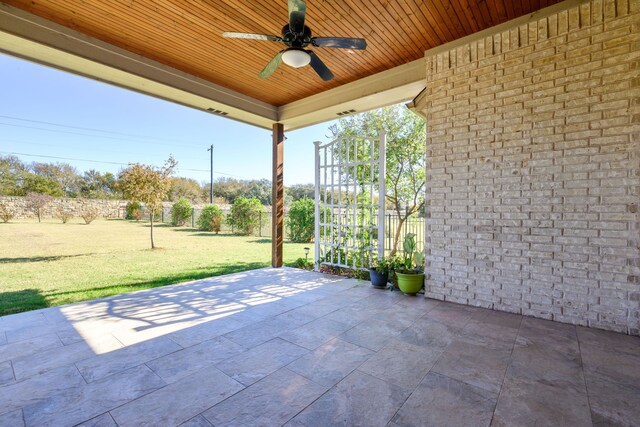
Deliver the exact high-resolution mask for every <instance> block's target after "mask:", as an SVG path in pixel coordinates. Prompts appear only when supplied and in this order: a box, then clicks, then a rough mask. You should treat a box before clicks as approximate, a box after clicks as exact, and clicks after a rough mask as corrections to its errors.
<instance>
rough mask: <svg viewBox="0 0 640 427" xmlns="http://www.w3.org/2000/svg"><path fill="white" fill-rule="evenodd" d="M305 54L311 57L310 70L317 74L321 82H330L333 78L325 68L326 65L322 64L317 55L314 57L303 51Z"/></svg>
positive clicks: (312, 53) (309, 51) (310, 53)
mask: <svg viewBox="0 0 640 427" xmlns="http://www.w3.org/2000/svg"><path fill="white" fill-rule="evenodd" d="M305 52H307V53H308V54H309V56H310V57H311V68H313V69H314V70H315V71H316V73H318V75H319V76H320V77H321V78H322V80H324V81H327V80H331V79H332V78H333V73H332V72H331V71H330V70H329V68H327V66H326V65H324V62H322V60H321V59H320V58H318V55H316V54H315V53H314V52H313V51H311V50H305Z"/></svg>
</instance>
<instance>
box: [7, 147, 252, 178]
mask: <svg viewBox="0 0 640 427" xmlns="http://www.w3.org/2000/svg"><path fill="white" fill-rule="evenodd" d="M0 153H4V154H12V155H14V156H27V157H42V158H45V159H56V160H71V161H76V162H90V163H101V164H106V165H117V166H129V165H130V164H131V163H120V162H108V161H106V160H90V159H78V158H73V157H60V156H48V155H44V154H30V153H17V152H13V151H0ZM181 170H183V171H189V172H209V171H208V170H205V169H181ZM215 174H216V175H224V176H230V177H234V178H242V179H252V178H248V177H246V176H241V175H234V174H231V173H226V172H216V173H215Z"/></svg>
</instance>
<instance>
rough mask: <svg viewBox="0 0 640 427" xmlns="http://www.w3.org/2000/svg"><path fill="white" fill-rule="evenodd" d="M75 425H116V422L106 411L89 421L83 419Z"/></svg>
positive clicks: (102, 426) (79, 426)
mask: <svg viewBox="0 0 640 427" xmlns="http://www.w3.org/2000/svg"><path fill="white" fill-rule="evenodd" d="M76 427H118V424H116V422H115V421H114V420H113V417H112V416H111V414H110V413H108V412H107V413H106V414H102V415H98V416H97V417H95V418H92V419H90V420H89V421H85V422H84V423H82V424H78V425H77V426H76Z"/></svg>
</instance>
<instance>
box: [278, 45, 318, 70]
mask: <svg viewBox="0 0 640 427" xmlns="http://www.w3.org/2000/svg"><path fill="white" fill-rule="evenodd" d="M282 62H284V63H285V64H287V65H288V66H290V67H293V68H300V67H304V66H305V65H308V64H309V62H311V56H309V54H308V53H307V52H305V51H304V50H302V49H288V50H287V51H285V52H284V53H283V54H282Z"/></svg>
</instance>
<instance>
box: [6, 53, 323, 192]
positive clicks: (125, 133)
mask: <svg viewBox="0 0 640 427" xmlns="http://www.w3.org/2000/svg"><path fill="white" fill-rule="evenodd" d="M329 124H330V123H324V124H320V125H316V126H312V127H308V128H305V129H300V130H297V131H293V132H288V133H287V134H286V137H287V140H286V142H285V148H284V152H285V171H284V173H285V185H292V184H299V183H312V182H313V166H314V164H313V141H316V140H321V141H325V140H327V138H326V135H327V134H328V133H329V131H328V127H329ZM211 144H213V145H214V147H215V149H214V173H215V176H214V177H215V178H216V179H217V178H218V177H221V176H233V177H236V178H243V179H254V178H255V179H260V178H267V179H271V131H267V130H263V129H259V128H257V127H254V126H250V125H246V124H242V123H238V122H235V121H232V120H229V119H224V118H221V117H217V116H214V115H212V114H208V113H204V112H201V111H198V110H194V109H191V108H187V107H183V106H180V105H177V104H173V103H170V102H167V101H162V100H159V99H156V98H153V97H150V96H146V95H141V94H138V93H135V92H131V91H128V90H125V89H121V88H118V87H115V86H111V85H108V84H105V83H101V82H97V81H94V80H91V79H87V78H83V77H79V76H76V75H73V74H69V73H65V72H62V71H58V70H55V69H51V68H48V67H44V66H41V65H38V64H34V63H31V62H28V61H24V60H21V59H17V58H13V57H10V56H6V55H2V54H0V154H2V155H6V154H8V153H24V154H32V155H39V156H54V157H63V158H70V159H83V160H66V159H55V158H47V157H33V156H26V155H22V154H18V157H20V158H21V159H22V160H23V161H25V162H32V161H40V162H67V163H70V164H72V165H73V166H75V167H76V168H77V169H78V171H79V172H82V171H85V170H89V169H97V170H99V171H102V172H113V173H117V172H118V171H119V170H120V169H121V167H122V166H121V165H119V164H113V163H122V164H127V163H133V162H140V163H146V164H155V165H161V164H162V163H163V162H164V160H165V159H166V158H167V157H169V155H170V154H173V155H174V157H175V158H176V159H177V160H178V173H177V175H179V176H184V177H188V178H194V179H196V180H198V181H208V180H209V153H208V152H207V148H208V147H209V146H210V145H211ZM84 160H93V161H94V162H88V161H84ZM98 162H102V163H98Z"/></svg>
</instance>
